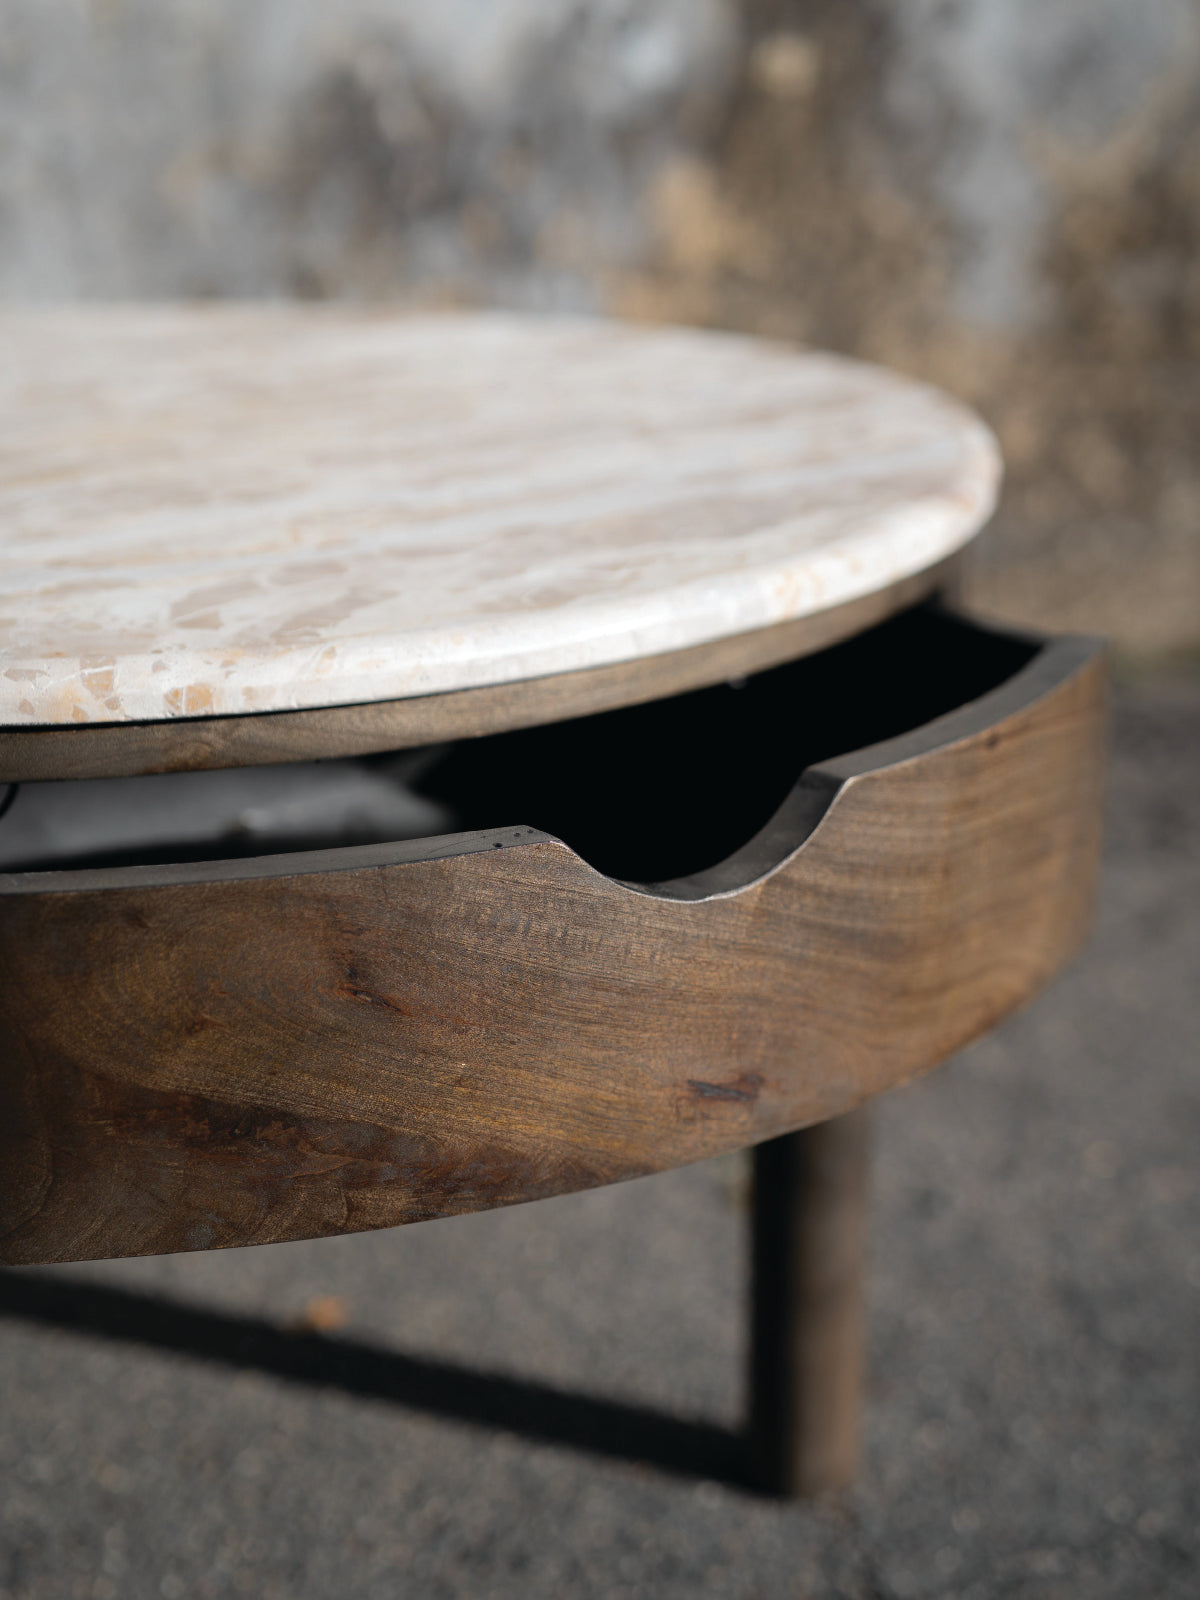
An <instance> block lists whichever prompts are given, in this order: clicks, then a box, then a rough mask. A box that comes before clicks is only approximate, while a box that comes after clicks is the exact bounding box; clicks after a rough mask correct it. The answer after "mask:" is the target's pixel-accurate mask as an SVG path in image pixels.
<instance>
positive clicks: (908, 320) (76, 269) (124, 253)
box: [0, 0, 1200, 652]
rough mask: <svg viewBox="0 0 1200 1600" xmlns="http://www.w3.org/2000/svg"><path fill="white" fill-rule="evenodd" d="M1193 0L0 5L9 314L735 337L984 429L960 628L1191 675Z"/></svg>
mask: <svg viewBox="0 0 1200 1600" xmlns="http://www.w3.org/2000/svg"><path fill="white" fill-rule="evenodd" d="M1198 247H1200V0H1138V3H1137V4H1136V5H1132V4H1130V3H1129V0H787V3H785V0H740V3H737V0H436V3H434V0H339V3H338V4H337V5H331V4H329V3H328V0H90V3H88V0H0V295H4V296H6V297H9V298H14V297H37V298H47V297H54V298H61V297H64V296H74V295H87V296H98V295H99V296H127V295H177V294H182V295H227V294H285V295H286V294H300V295H320V296H325V295H334V296H338V295H342V296H345V295H349V296H371V297H377V296H396V295H401V296H416V297H419V298H423V299H434V300H439V301H443V302H446V301H451V302H453V301H463V302H467V301H480V300H501V301H505V302H510V303H517V304H522V305H529V306H585V307H596V308H604V309H609V310H614V311H619V312H622V313H625V314H630V315H637V316H647V317H673V318H680V319H686V320H689V321H700V322H710V323H717V324H727V325H735V326H739V327H745V328H750V329H754V330H758V331H762V332H768V333H775V334H780V335H784V336H788V337H800V338H804V339H808V340H812V341H814V342H817V343H823V344H828V345H832V346H834V347H838V348H842V349H848V350H853V351H858V352H861V353H863V354H866V355H869V356H872V357H875V358H878V359H882V360H887V361H890V362H892V363H894V364H896V365H898V366H901V367H904V368H906V369H908V370H910V371H914V372H918V373H921V374H925V375H928V376H930V377H933V378H935V379H937V380H938V381H940V382H943V383H945V384H946V385H947V386H948V387H950V388H952V389H954V390H956V391H957V392H959V393H961V394H963V395H965V396H966V397H968V398H969V399H971V400H973V401H974V402H975V403H976V404H978V405H979V406H980V407H981V408H982V409H983V411H984V412H985V413H986V414H987V415H988V416H989V418H990V419H991V420H992V421H993V423H994V425H995V426H996V427H997V428H998V429H999V431H1000V434H1001V438H1002V440H1003V443H1004V445H1005V449H1006V453H1007V455H1008V459H1009V462H1010V485H1009V490H1008V493H1007V497H1006V501H1005V504H1004V507H1003V510H1002V513H1001V516H1000V518H999V521H998V523H997V526H996V530H995V533H994V535H993V537H992V538H991V540H990V543H989V546H988V548H987V550H986V552H985V554H984V556H983V558H982V560H981V563H980V567H979V570H978V573H977V575H976V579H975V587H976V592H977V595H978V596H979V598H981V599H982V600H984V601H985V602H988V603H992V604H996V605H999V606H1002V607H1005V608H1007V609H1009V610H1010V611H1016V612H1019V613H1023V614H1025V615H1028V616H1031V617H1035V618H1042V619H1046V620H1050V621H1054V622H1066V623H1069V624H1075V625H1083V626H1091V627H1099V628H1104V629H1108V630H1111V631H1114V632H1115V633H1116V634H1117V635H1118V637H1119V638H1120V639H1121V640H1122V641H1123V642H1124V643H1125V644H1126V645H1127V646H1128V647H1129V648H1130V649H1133V650H1136V651H1150V652H1158V651H1164V650H1172V649H1180V648H1196V647H1197V646H1200V450H1197V446H1196V442H1197V438H1198V424H1200V385H1198V383H1197V362H1196V357H1197V353H1198V346H1200V248H1198Z"/></svg>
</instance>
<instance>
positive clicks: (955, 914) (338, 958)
mask: <svg viewBox="0 0 1200 1600" xmlns="http://www.w3.org/2000/svg"><path fill="white" fill-rule="evenodd" d="M1102 700H1103V672H1102V664H1101V661H1100V658H1099V654H1098V652H1097V650H1096V649H1095V647H1090V646H1084V645H1081V644H1079V643H1078V642H1074V641H1066V642H1064V643H1062V644H1058V645H1051V646H1048V647H1047V648H1046V649H1045V650H1044V651H1043V652H1041V653H1040V654H1039V655H1038V656H1037V657H1036V658H1035V660H1034V661H1033V662H1032V663H1031V665H1030V666H1029V667H1027V668H1026V669H1025V670H1024V671H1022V672H1020V673H1018V674H1017V676H1016V677H1015V678H1014V679H1012V680H1011V681H1010V682H1009V683H1007V684H1005V685H1004V686H1003V687H1002V688H1000V689H998V690H996V691H994V692H993V693H992V694H989V695H986V696H984V697H983V698H982V699H981V700H979V701H976V702H975V703H974V705H972V706H971V707H968V708H966V709H965V710H964V711H961V712H957V713H953V714H951V715H950V716H949V717H944V718H941V719H940V720H939V722H938V723H936V724H932V725H930V727H928V728H926V729H923V730H918V731H917V732H915V733H914V734H912V735H910V736H908V737H906V738H904V739H900V740H895V741H892V742H891V743H890V744H888V745H884V746H879V747H876V749H875V750H873V751H867V752H860V753H859V754H858V755H857V756H852V757H847V758H844V759H843V760H840V761H836V762H833V763H829V764H826V765H825V766H824V767H823V768H821V769H818V770H817V771H816V772H815V773H809V774H806V776H805V779H803V780H802V786H803V787H805V788H807V789H808V790H810V791H811V790H812V789H814V787H815V788H816V789H818V790H820V789H821V788H822V787H824V788H825V789H826V790H827V791H828V793H827V798H828V795H829V794H831V795H832V798H831V799H830V800H829V803H828V805H827V807H826V808H825V809H824V813H823V815H821V816H820V820H819V821H817V822H816V826H815V828H813V823H814V821H815V819H816V817H817V815H818V813H819V810H820V808H818V810H817V811H814V810H813V807H812V806H811V805H809V806H808V807H807V809H806V808H805V807H804V806H803V805H802V806H800V808H799V813H798V815H799V816H800V817H801V821H800V822H799V823H797V822H796V821H795V820H794V819H793V821H791V822H789V821H788V817H789V815H790V814H789V812H788V809H787V807H785V808H784V810H783V811H782V812H781V813H780V818H779V819H777V822H776V824H773V825H772V827H770V828H768V829H765V830H764V832H763V834H762V835H760V836H759V839H758V840H756V841H753V842H752V844H751V845H750V846H747V847H746V851H743V852H739V855H738V857H737V858H733V861H731V863H726V868H727V869H728V870H727V871H726V876H725V878H724V879H722V877H721V873H722V870H723V869H721V868H718V869H714V875H712V876H710V877H709V879H708V881H706V882H701V881H699V880H694V881H692V882H691V883H690V884H677V885H674V886H671V885H665V886H661V888H660V890H659V891H657V892H645V891H641V890H637V889H634V888H630V887H626V886H622V885H620V884H617V883H614V882H612V881H611V880H609V879H607V878H604V877H602V876H601V875H600V874H598V873H596V872H595V871H593V870H592V869H591V868H590V867H588V866H587V865H586V864H585V863H584V862H583V861H581V860H580V859H579V857H578V856H576V855H575V854H574V853H573V852H572V851H571V850H569V849H568V848H567V847H566V846H565V845H563V844H561V843H560V842H558V841H557V840H554V839H551V838H549V837H547V836H545V835H539V834H531V833H529V832H528V830H507V831H505V832H503V833H495V834H492V835H482V834H476V835H470V836H461V837H460V838H458V839H456V840H452V841H437V840H434V841H428V842H425V843H424V845H423V846H422V848H413V847H410V846H396V847H366V848H365V849H363V850H360V851H348V852H342V853H337V854H336V855H334V854H331V855H330V856H328V857H326V856H312V857H307V858H306V857H293V858H287V857H283V858H275V859H274V860H270V861H257V862H235V863H217V864H208V865H204V866H192V867H189V868H187V869H176V868H164V869H137V868H135V869H116V870H111V871H107V872H95V873H87V874H78V875H76V876H75V877H73V878H72V877H70V876H69V875H68V874H66V873H53V874H49V873H48V874H27V875H25V876H23V877H10V878H8V879H7V880H5V881H4V883H3V887H4V889H5V890H6V892H5V893H4V894H3V895H0V957H2V960H3V968H4V984H3V994H2V996H0V1113H2V1114H0V1256H2V1258H3V1259H4V1260H6V1261H9V1262H21V1263H29V1262H45V1261H72V1260H81V1259H89V1258H95V1257H101V1256H117V1255H137V1254H150V1253H158V1252H163V1251H174V1250H194V1249H204V1248H209V1247H213V1246H225V1245H243V1244H254V1243H267V1242H270V1241H273V1240H283V1239H296V1238H303V1237H310V1236H316V1235H324V1234H335V1233H342V1232H352V1231H357V1230H360V1229H367V1228H379V1227H387V1226H390V1225H393V1224H396V1223H402V1222H411V1221H416V1220H418V1219H421V1218H427V1217H435V1216H442V1215H446V1214H449V1213H454V1212H462V1211H471V1210H476V1209H483V1208H486V1207H490V1206H498V1205H507V1204H512V1203H514V1202H518V1201H523V1200H531V1199H535V1198H538V1197H541V1196H546V1195H552V1194H559V1193H564V1192H567V1191H570V1190H576V1189H583V1188H587V1187H590V1186H593V1185H597V1184H603V1183H611V1182H614V1181H616V1180H618V1179H623V1178H629V1177H633V1176H636V1175H638V1174H641V1173H646V1172H653V1171H657V1170H661V1169H665V1168H668V1167H672V1166H676V1165H680V1164H682V1163H684V1162H688V1161H693V1160H696V1159H698V1158H700V1157H704V1156H709V1155H713V1154H715V1153H717V1152H719V1151H723V1150H731V1149H735V1148H738V1147H741V1146H744V1145H747V1144H750V1143H753V1142H755V1141H757V1140H761V1139H766V1138H769V1137H771V1136H772V1135H775V1134H778V1133H781V1132H784V1131H786V1130H788V1129H791V1128H795V1127H798V1126H801V1125H803V1124H805V1123H810V1122H815V1121H819V1120H821V1119H823V1118H826V1117H829V1116H833V1115H835V1114H837V1113H839V1112H842V1111H845V1110H847V1109H848V1108H849V1107H851V1106H853V1105H856V1104H857V1103H858V1102H860V1101H862V1100H864V1099H865V1098H867V1097H868V1096H870V1095H873V1094H876V1093H878V1092H880V1091H881V1090H883V1089H886V1088H889V1087H891V1086H892V1085H895V1084H898V1083H901V1082H903V1081H904V1080H905V1079H907V1078H910V1077H911V1076H913V1075H914V1074H915V1073H918V1072H921V1071H923V1070H925V1069H926V1068H928V1067H930V1066H933V1065H934V1064H935V1063H937V1062H939V1061H941V1060H943V1059H944V1058H945V1057H946V1056H948V1055H949V1054H951V1053H952V1052H953V1051H955V1050H957V1049H958V1048H959V1047H960V1046H962V1045H963V1044H965V1043H966V1042H967V1041H968V1040H970V1039H972V1038H974V1037H975V1036H976V1035H978V1034H980V1033H982V1032H983V1031H984V1030H985V1029H987V1028H988V1027H990V1026H991V1025H992V1024H993V1023H994V1022H996V1021H997V1020H998V1019H999V1018H1000V1017H1002V1016H1003V1015H1004V1014H1005V1013H1006V1012H1008V1011H1009V1010H1011V1009H1012V1008H1013V1007H1014V1006H1016V1005H1018V1004H1020V1003H1021V1002H1022V1001H1023V1000H1025V999H1026V998H1027V997H1028V996H1030V995H1031V994H1032V993H1033V992H1034V991H1035V990H1037V989H1038V988H1039V987H1040V986H1041V985H1042V984H1043V983H1044V982H1045V981H1046V980H1047V978H1049V976H1050V975H1051V974H1052V973H1053V971H1054V970H1055V968H1057V967H1058V966H1059V964H1060V963H1061V962H1062V961H1063V960H1064V959H1065V958H1066V957H1067V956H1068V955H1070V954H1071V953H1072V951H1073V950H1074V949H1075V947H1076V946H1077V944H1078V943H1079V941H1080V939H1081V937H1082V935H1083V933H1084V931H1085V929H1086V925H1087V922H1088V918H1089V911H1090V904H1091V898H1092V889H1093V880H1094V872H1095V861H1096V855H1097V843H1098V831H1099V820H1098V819H1099V799H1100V794H1099V791H1100V769H1101V744H1102ZM789 827H790V828H792V829H793V830H794V837H792V838H791V839H789V838H788V837H786V830H787V828H789ZM772 829H774V831H772ZM781 829H782V830H784V832H783V833H782V834H781V832H780V830H781ZM806 829H812V831H811V833H810V834H809V836H808V837H804V833H805V830H806ZM756 851H757V855H756V854H755V852H756ZM747 852H749V854H747ZM422 854H424V855H425V856H426V857H427V858H426V859H420V857H421V856H422ZM734 862H736V863H737V864H736V865H734ZM731 874H732V875H731ZM747 880H753V881H750V883H749V886H748V887H739V885H744V884H745V883H746V882H747ZM101 884H103V885H106V886H105V887H100V885H101ZM697 895H700V896H704V898H696V896H697Z"/></svg>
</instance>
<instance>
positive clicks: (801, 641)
mask: <svg viewBox="0 0 1200 1600" xmlns="http://www.w3.org/2000/svg"><path fill="white" fill-rule="evenodd" d="M957 564H958V558H957V557H953V558H951V559H950V560H949V561H944V562H940V563H938V565H937V566H934V567H930V568H928V569H927V570H926V571H925V572H919V573H915V574H914V575H913V576H912V577H909V578H905V579H902V580H901V581H899V582H897V583H895V584H892V585H891V586H890V587H889V588H886V589H883V590H881V591H880V592H879V593H877V594H869V595H864V596H863V597H862V598H861V599H859V600H852V601H850V602H848V603H847V604H845V605H840V606H834V607H833V608H832V609H830V610H828V611H823V612H821V613H819V614H818V615H816V616H810V617H800V618H798V619H797V620H796V621H794V622H784V623H780V624H779V625H778V626H776V627H772V628H761V629H759V630H757V631H756V632H754V633H743V634H737V635H735V636H734V637H733V638H729V639H717V640H714V641H713V642H712V643H711V644H704V645H697V646H695V647H693V648H691V649H687V650H672V651H668V652H666V653H664V654H662V655H657V656H645V657H642V658H640V659H639V660H637V661H628V662H624V661H623V662H618V663H617V664H616V665H614V666H608V667H593V668H591V669H590V670H588V671H583V672H563V673H558V674H554V675H552V676H550V677H545V678H536V679H530V680H528V681H524V682H521V683H502V684H496V685H493V686H492V687H489V688H482V689H461V690H458V691H456V692H454V693H451V694H431V695H419V696H416V697H414V698H412V699H407V700H385V701H380V702H378V703H375V704H370V705H346V706H329V707H326V708H323V709H320V710H310V711H272V712H262V713H258V714H256V715H253V716H245V717H182V718H179V719H177V720H174V721H170V722H112V723H79V724H73V725H71V726H64V727H28V728H17V727H9V728H0V783H35V782H40V781H47V780H57V779H71V778H123V777H134V776H137V775H139V774H142V773H151V772H197V771H202V770H205V769H211V768H216V767H242V766H264V765H268V764H271V763H277V762H285V761H318V760H323V761H327V760H331V759H334V758H337V757H341V756H358V755H369V754H372V753H374V752H377V751H383V750H403V749H410V748H412V747H413V746H416V745H425V744H437V743H440V742H442V741H443V740H448V739H467V738H477V737H479V736H480V735H484V734H490V733H498V732H500V731H502V730H506V729H510V728H529V727H536V726H538V725H539V724H541V723H545V722H552V721H558V720H560V719H562V718H565V717H577V716H583V715H586V714H588V713H591V712H595V711H605V710H610V709H612V708H613V707H616V706H629V705H639V704H643V703H644V702H646V701H648V700H656V699H660V698H662V697H664V696H666V695H674V694H680V693H683V692H684V691H685V690H688V689H695V688H699V687H701V686H703V685H707V684H712V683H721V682H723V681H724V680H725V679H728V678H736V677H743V676H745V675H746V674H748V673H751V672H759V671H761V670H762V669H763V668H764V667H770V666H775V665H776V664H778V663H779V662H782V661H792V660H794V659H796V658H797V657H798V656H803V655H809V654H813V653H815V652H816V651H818V650H824V649H825V648H826V647H827V646H829V645H831V644H836V643H837V642H838V641H839V640H841V639H847V638H850V637H851V636H852V635H854V634H856V633H860V632H861V631H862V630H863V629H866V628H870V627H872V626H873V625H874V624H875V623H877V622H880V621H882V620H883V619H884V618H885V617H890V616H893V615H894V614H895V613H896V612H898V611H902V610H904V609H905V608H906V607H908V606H910V605H913V604H914V603H915V602H916V601H918V600H921V599H923V598H924V597H925V596H926V595H930V594H933V593H935V592H937V591H938V590H940V589H941V588H943V587H944V586H945V585H946V584H947V583H948V582H949V581H950V580H951V579H952V575H953V572H954V570H955V568H956V565H957Z"/></svg>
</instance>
